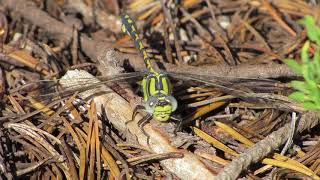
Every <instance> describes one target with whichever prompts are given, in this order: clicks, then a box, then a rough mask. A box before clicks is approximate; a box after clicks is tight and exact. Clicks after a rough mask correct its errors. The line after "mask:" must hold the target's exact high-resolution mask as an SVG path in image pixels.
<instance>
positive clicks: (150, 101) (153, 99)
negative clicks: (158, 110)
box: [146, 96, 158, 114]
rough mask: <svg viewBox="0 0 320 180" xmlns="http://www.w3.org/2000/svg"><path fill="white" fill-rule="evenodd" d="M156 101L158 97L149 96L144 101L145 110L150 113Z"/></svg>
mask: <svg viewBox="0 0 320 180" xmlns="http://www.w3.org/2000/svg"><path fill="white" fill-rule="evenodd" d="M157 103H158V98H156V97H154V96H150V97H149V99H148V101H147V102H146V111H147V112H148V113H151V114H152V113H153V112H154V107H155V106H156V105H157Z"/></svg>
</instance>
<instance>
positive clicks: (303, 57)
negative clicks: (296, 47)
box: [301, 41, 310, 64]
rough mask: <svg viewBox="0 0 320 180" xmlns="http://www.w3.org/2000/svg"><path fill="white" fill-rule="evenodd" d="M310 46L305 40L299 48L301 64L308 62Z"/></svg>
mask: <svg viewBox="0 0 320 180" xmlns="http://www.w3.org/2000/svg"><path fill="white" fill-rule="evenodd" d="M309 47H310V42H309V41H306V42H305V43H304V45H303V47H302V50H301V60H302V62H303V64H307V63H308V62H309V55H308V49H309Z"/></svg>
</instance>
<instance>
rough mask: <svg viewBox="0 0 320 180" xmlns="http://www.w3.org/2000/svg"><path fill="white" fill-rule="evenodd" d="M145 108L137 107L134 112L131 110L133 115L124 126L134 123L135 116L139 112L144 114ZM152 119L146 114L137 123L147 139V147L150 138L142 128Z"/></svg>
mask: <svg viewBox="0 0 320 180" xmlns="http://www.w3.org/2000/svg"><path fill="white" fill-rule="evenodd" d="M145 109H146V108H145V107H144V106H143V105H137V106H136V107H135V108H134V110H133V113H132V118H131V120H130V121H127V122H126V125H127V124H128V123H129V122H132V121H134V118H135V117H136V115H137V114H138V113H139V112H141V111H142V112H144V110H145ZM151 119H152V116H151V115H150V114H147V115H146V116H144V117H143V118H142V119H140V120H139V121H138V127H139V128H140V129H141V131H142V133H143V134H144V135H145V136H146V137H147V144H148V145H149V139H150V136H149V135H148V133H147V132H146V131H145V130H144V128H143V127H144V126H145V125H146V124H147V123H148V122H149V121H150V120H151Z"/></svg>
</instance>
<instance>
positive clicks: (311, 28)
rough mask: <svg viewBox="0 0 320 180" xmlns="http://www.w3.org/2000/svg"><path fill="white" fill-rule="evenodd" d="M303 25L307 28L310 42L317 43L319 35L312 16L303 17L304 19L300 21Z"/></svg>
mask: <svg viewBox="0 0 320 180" xmlns="http://www.w3.org/2000/svg"><path fill="white" fill-rule="evenodd" d="M301 22H302V24H303V25H305V26H306V28H307V36H308V38H309V39H310V40H311V41H315V42H318V41H319V34H318V30H317V27H316V25H315V20H314V18H313V17H312V16H305V17H304V19H303V20H302V21H301Z"/></svg>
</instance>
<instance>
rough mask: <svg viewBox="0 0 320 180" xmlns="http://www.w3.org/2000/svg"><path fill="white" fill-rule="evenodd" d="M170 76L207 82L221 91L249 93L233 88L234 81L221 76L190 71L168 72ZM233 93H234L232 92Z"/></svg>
mask: <svg viewBox="0 0 320 180" xmlns="http://www.w3.org/2000/svg"><path fill="white" fill-rule="evenodd" d="M167 73H168V75H169V76H170V77H173V78H177V79H182V80H193V81H197V82H201V83H205V84H206V85H209V86H213V87H216V88H219V89H220V90H221V91H223V92H225V93H231V92H234V93H247V92H245V91H242V90H237V89H234V88H231V86H232V82H230V81H226V80H222V79H221V78H217V77H210V78H209V77H208V76H202V75H196V74H188V73H173V72H167ZM231 94H233V93H231Z"/></svg>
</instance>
